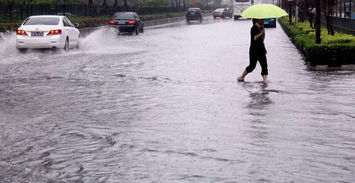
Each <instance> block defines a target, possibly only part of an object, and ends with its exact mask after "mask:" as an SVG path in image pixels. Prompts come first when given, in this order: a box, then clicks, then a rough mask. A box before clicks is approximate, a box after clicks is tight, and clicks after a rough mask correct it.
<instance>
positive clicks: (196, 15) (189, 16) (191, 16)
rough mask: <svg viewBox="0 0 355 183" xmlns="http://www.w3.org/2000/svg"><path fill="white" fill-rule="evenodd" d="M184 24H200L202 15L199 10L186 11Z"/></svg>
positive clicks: (190, 9)
mask: <svg viewBox="0 0 355 183" xmlns="http://www.w3.org/2000/svg"><path fill="white" fill-rule="evenodd" d="M185 16H186V22H190V21H191V20H198V21H200V22H202V20H203V13H202V10H201V9H200V8H189V9H187V11H186V14H185Z"/></svg>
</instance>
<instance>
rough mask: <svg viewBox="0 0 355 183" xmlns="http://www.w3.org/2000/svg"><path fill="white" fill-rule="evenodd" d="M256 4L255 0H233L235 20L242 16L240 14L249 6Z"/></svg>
mask: <svg viewBox="0 0 355 183" xmlns="http://www.w3.org/2000/svg"><path fill="white" fill-rule="evenodd" d="M253 4H254V0H233V14H234V20H237V19H239V18H240V17H241V15H240V14H242V12H243V11H244V10H245V9H247V8H248V7H249V6H251V5H253Z"/></svg>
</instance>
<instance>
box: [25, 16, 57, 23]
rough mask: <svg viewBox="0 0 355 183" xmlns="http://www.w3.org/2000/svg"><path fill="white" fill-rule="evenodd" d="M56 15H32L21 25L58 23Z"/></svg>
mask: <svg viewBox="0 0 355 183" xmlns="http://www.w3.org/2000/svg"><path fill="white" fill-rule="evenodd" d="M58 24H59V18H58V17H32V18H29V19H27V20H26V21H25V23H24V24H23V25H58Z"/></svg>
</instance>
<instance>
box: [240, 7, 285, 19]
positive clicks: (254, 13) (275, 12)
mask: <svg viewBox="0 0 355 183" xmlns="http://www.w3.org/2000/svg"><path fill="white" fill-rule="evenodd" d="M287 15H288V14H287V13H286V12H285V10H283V9H281V8H280V7H278V6H275V5H273V4H256V5H253V6H250V7H249V8H247V9H245V10H244V11H243V12H242V14H241V16H242V17H244V18H257V19H265V18H279V17H283V16H287Z"/></svg>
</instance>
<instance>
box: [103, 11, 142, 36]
mask: <svg viewBox="0 0 355 183" xmlns="http://www.w3.org/2000/svg"><path fill="white" fill-rule="evenodd" d="M109 27H112V28H115V29H117V30H118V31H119V32H125V33H129V34H135V35H138V34H139V33H143V32H144V22H143V21H142V20H141V19H140V18H139V16H138V14H137V13H135V12H116V13H114V14H113V16H112V19H111V20H110V21H109Z"/></svg>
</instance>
